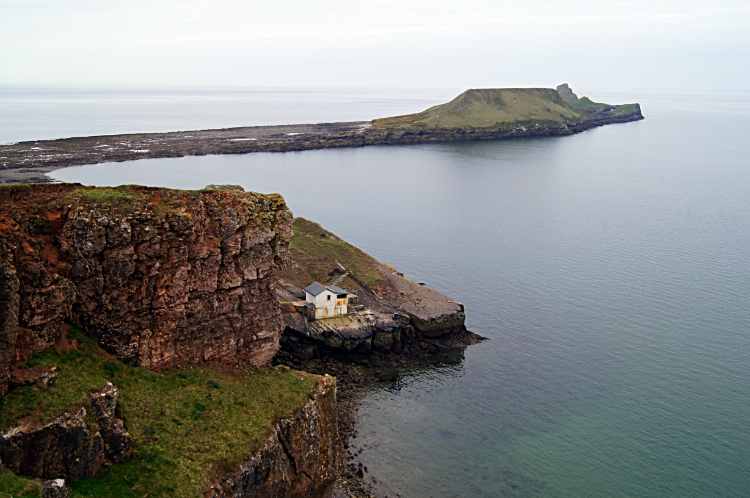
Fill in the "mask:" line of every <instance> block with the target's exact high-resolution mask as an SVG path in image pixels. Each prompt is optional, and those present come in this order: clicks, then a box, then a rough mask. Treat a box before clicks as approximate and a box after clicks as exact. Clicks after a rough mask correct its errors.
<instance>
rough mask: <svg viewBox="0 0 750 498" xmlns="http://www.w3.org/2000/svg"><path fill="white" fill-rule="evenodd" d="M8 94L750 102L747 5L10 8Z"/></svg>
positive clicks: (721, 0) (3, 43)
mask: <svg viewBox="0 0 750 498" xmlns="http://www.w3.org/2000/svg"><path fill="white" fill-rule="evenodd" d="M0 60H2V63H0V83H11V84H13V83H36V84H138V85H141V84H145V85H175V84H179V85H212V86H213V85H222V86H223V85H227V86H297V87H299V86H327V87H330V86H353V87H378V86H390V87H457V88H469V87H506V86H547V87H549V86H554V85H556V84H558V83H560V82H563V81H568V82H569V83H571V85H572V86H573V87H574V88H577V87H578V88H580V87H582V86H585V87H587V88H612V89H617V90H622V89H649V88H652V89H730V90H750V1H748V0H712V1H710V2H709V1H695V0H675V1H672V0H668V1H667V0H628V1H620V0H618V1H607V0H570V1H566V2H561V1H551V0H525V1H520V0H506V1H489V0H463V1H462V0H450V1H448V0H429V1H427V0H380V1H377V2H370V1H360V2H354V1H351V0H319V1H317V2H312V1H299V0H276V1H273V2H270V1H267V2H259V1H255V0H250V1H238V0H214V1H211V2H208V1H202V0H200V1H199V0H181V1H173V0H167V1H156V0H151V1H143V0H120V1H117V2H114V1H109V0H97V1H89V0H68V1H61V0H0Z"/></svg>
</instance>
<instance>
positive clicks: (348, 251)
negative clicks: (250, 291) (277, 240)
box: [276, 218, 396, 290]
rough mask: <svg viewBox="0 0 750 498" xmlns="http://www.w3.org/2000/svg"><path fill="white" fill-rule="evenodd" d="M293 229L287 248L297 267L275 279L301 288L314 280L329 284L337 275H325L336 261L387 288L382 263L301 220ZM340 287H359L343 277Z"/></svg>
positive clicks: (316, 225)
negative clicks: (380, 268)
mask: <svg viewBox="0 0 750 498" xmlns="http://www.w3.org/2000/svg"><path fill="white" fill-rule="evenodd" d="M292 226H293V229H294V237H293V238H292V241H291V243H290V244H289V248H290V249H291V251H292V257H293V259H294V262H295V263H296V266H295V268H292V269H289V270H284V271H281V272H277V273H276V275H277V276H279V277H281V278H283V279H285V280H287V281H289V282H291V283H292V284H294V285H295V286H297V287H299V288H302V289H304V288H305V287H307V286H308V285H310V284H311V283H313V282H315V281H318V282H320V283H322V284H328V283H330V282H331V281H332V280H334V279H336V278H337V275H333V276H329V274H328V272H329V271H330V270H331V269H333V268H334V267H336V261H339V262H340V263H341V264H342V265H344V266H345V267H346V268H347V270H349V271H351V272H352V273H354V274H355V275H356V276H357V277H358V278H359V279H360V280H362V281H363V282H365V283H366V284H368V285H371V286H372V285H375V286H377V285H381V284H385V285H387V283H388V281H387V280H386V278H385V277H384V276H383V275H382V274H381V273H380V270H379V265H380V264H382V263H380V264H379V263H378V261H377V260H376V259H375V258H373V257H372V256H370V255H369V254H367V253H366V252H364V251H362V250H361V249H358V248H356V247H354V246H353V245H351V244H349V243H348V242H346V241H344V240H341V239H340V238H338V237H337V236H336V235H334V234H332V233H331V232H329V231H328V230H326V229H324V228H323V227H321V226H320V225H319V224H317V223H314V222H312V221H308V220H306V219H304V218H295V219H294V223H293V225H292ZM393 271H396V270H395V269H394V270H393ZM339 286H341V287H342V288H344V289H347V290H357V289H360V288H361V287H360V285H359V284H358V283H357V282H356V281H355V280H353V279H351V278H350V277H346V278H344V280H342V281H341V283H339Z"/></svg>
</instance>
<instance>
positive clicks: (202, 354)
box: [0, 185, 292, 395]
mask: <svg viewBox="0 0 750 498" xmlns="http://www.w3.org/2000/svg"><path fill="white" fill-rule="evenodd" d="M291 221H292V215H291V212H290V211H289V210H288V208H287V207H286V204H285V203H284V200H283V199H282V198H281V196H279V195H260V194H255V193H244V192H230V191H225V190H204V191H191V192H188V191H175V190H168V189H157V188H147V187H137V186H126V187H117V188H89V187H81V186H76V185H38V186H35V187H30V186H18V187H4V188H0V395H3V394H5V393H6V392H7V390H8V381H9V375H10V370H11V366H12V365H17V364H21V363H24V362H25V361H26V360H28V359H29V358H30V357H31V355H32V354H33V353H36V352H40V351H44V350H46V349H48V348H50V347H52V346H53V345H55V344H56V343H57V342H58V341H60V339H61V337H62V335H63V332H64V330H65V329H66V328H67V325H66V323H72V324H75V325H77V326H78V327H80V328H82V329H83V330H84V331H85V332H86V333H87V334H89V335H91V336H94V337H96V339H97V340H98V341H99V344H100V345H101V346H102V347H103V348H104V349H105V350H106V351H108V352H109V353H112V354H115V355H117V356H118V357H120V358H123V359H124V360H125V361H126V362H128V363H130V364H132V365H138V366H142V367H146V368H151V369H158V370H164V369H172V368H177V367H179V366H184V365H190V364H198V363H214V364H223V365H233V364H239V365H244V366H247V365H249V366H265V365H268V364H269V363H270V361H271V359H272V357H273V356H274V355H275V354H276V351H277V350H278V348H279V334H280V332H281V330H282V328H283V325H282V320H281V314H280V312H279V307H278V301H277V299H276V297H275V295H274V293H273V290H272V289H271V275H272V272H274V271H276V270H280V269H284V268H287V267H288V266H290V254H289V251H288V243H289V240H290V239H291V237H292V229H291Z"/></svg>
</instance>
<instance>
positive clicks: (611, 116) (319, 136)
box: [0, 84, 643, 183]
mask: <svg viewBox="0 0 750 498" xmlns="http://www.w3.org/2000/svg"><path fill="white" fill-rule="evenodd" d="M640 119H643V115H642V114H641V107H640V105H639V104H637V103H634V104H624V105H611V104H603V103H597V102H594V101H592V100H591V99H589V98H588V97H582V98H580V99H579V98H578V97H577V96H576V94H575V93H573V91H572V90H571V88H570V87H569V86H568V85H567V84H563V85H560V86H558V87H557V89H552V88H491V89H473V90H466V91H465V92H463V93H462V94H461V95H459V96H458V97H456V98H455V99H453V100H451V101H450V102H448V103H445V104H440V105H436V106H434V107H431V108H429V109H426V110H424V111H422V112H419V113H415V114H407V115H403V116H393V117H386V118H379V119H374V120H372V121H355V122H348V123H318V124H298V125H281V126H248V127H240V128H226V129H219V130H200V131H178V132H169V133H141V134H126V135H102V136H93V137H79V138H64V139H59V140H45V141H31V142H20V143H17V144H11V145H0V183H47V182H49V181H50V179H49V178H48V177H47V176H46V173H49V172H50V171H54V170H56V169H60V168H66V167H69V166H80V165H84V164H97V163H103V162H121V161H131V160H135V159H147V158H163V157H183V156H201V155H209V154H246V153H250V152H285V151H300V150H311V149H325V148H332V147H361V146H365V145H383V144H411V143H425V142H455V141H465V140H499V139H505V138H513V137H529V136H560V135H572V134H574V133H579V132H581V131H584V130H587V129H590V128H594V127H596V126H602V125H605V124H610V123H625V122H628V121H637V120H640Z"/></svg>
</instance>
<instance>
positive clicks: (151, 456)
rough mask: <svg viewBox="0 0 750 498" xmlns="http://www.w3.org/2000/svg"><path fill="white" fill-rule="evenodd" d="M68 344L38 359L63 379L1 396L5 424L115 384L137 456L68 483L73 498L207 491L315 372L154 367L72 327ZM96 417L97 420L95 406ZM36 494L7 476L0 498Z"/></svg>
mask: <svg viewBox="0 0 750 498" xmlns="http://www.w3.org/2000/svg"><path fill="white" fill-rule="evenodd" d="M67 338H68V345H69V347H68V348H65V349H68V351H65V350H61V351H58V350H54V349H52V350H48V351H45V352H44V353H40V354H36V355H34V357H33V358H32V359H31V360H29V365H30V366H34V365H41V366H45V367H46V366H51V365H57V366H58V367H59V368H60V374H59V378H58V380H57V382H56V383H55V385H54V386H52V387H50V388H49V389H47V390H41V389H40V388H39V387H38V386H24V387H19V388H17V389H14V390H13V391H11V392H10V393H9V394H8V395H7V396H5V397H4V398H0V429H1V430H3V431H7V430H8V429H10V428H12V427H17V426H20V425H25V424H36V423H44V422H47V421H49V420H50V419H52V418H55V417H56V416H58V415H60V414H61V413H62V412H64V411H77V410H78V409H79V408H80V407H81V406H84V407H87V408H89V407H90V404H91V403H90V400H89V394H90V393H91V392H94V391H99V390H101V389H102V388H103V387H104V386H105V384H106V382H107V381H110V382H112V383H113V384H114V385H115V386H116V387H117V388H118V389H119V390H120V399H119V401H118V406H117V413H118V416H120V417H121V418H122V420H123V422H124V424H125V429H126V430H127V431H128V432H129V433H130V435H131V436H132V437H133V442H134V446H133V457H132V458H131V460H129V461H127V462H125V463H121V464H117V465H113V466H112V467H110V468H108V469H104V470H102V471H101V472H100V473H99V475H97V476H95V477H93V478H90V479H84V480H82V481H77V482H68V483H67V486H68V489H69V491H70V495H71V498H76V497H98V498H99V497H105V498H106V497H118V498H142V497H143V496H144V495H148V496H149V497H161V496H173V497H184V498H195V497H198V496H202V494H203V492H204V491H206V490H207V489H208V488H209V486H210V483H211V482H212V480H214V479H215V478H217V477H219V476H222V475H225V474H227V473H229V472H230V471H231V470H233V469H236V468H237V466H238V465H239V463H240V462H241V461H243V460H244V459H245V457H247V456H249V455H251V454H252V453H253V452H254V451H255V449H256V448H258V447H259V445H260V444H261V442H262V441H264V440H265V438H266V437H267V436H268V434H269V433H270V431H271V429H272V428H273V426H274V425H275V423H276V422H277V420H278V419H279V418H281V417H286V416H289V415H292V414H293V413H294V412H295V411H296V410H297V409H298V408H299V407H300V406H302V404H303V403H304V402H305V401H306V400H307V399H309V396H310V393H311V392H312V390H313V388H314V385H315V379H314V378H313V377H312V376H307V375H305V374H300V373H298V372H292V371H289V370H288V369H286V368H274V369H268V370H253V371H251V372H232V373H227V372H220V371H217V370H213V369H211V368H207V367H196V368H189V369H185V370H182V371H173V372H163V373H158V372H152V371H150V370H146V369H143V368H136V367H132V366H129V365H126V364H124V363H122V362H120V361H119V360H117V359H115V358H109V357H108V355H107V354H106V353H104V352H103V351H102V350H100V349H99V348H98V347H97V344H96V342H95V341H94V340H93V339H91V338H89V337H87V336H85V335H84V334H83V333H82V332H80V331H78V330H75V329H71V330H70V331H69V332H68V336H67ZM87 416H88V417H89V418H90V420H87V424H89V425H90V426H91V428H92V429H94V430H96V429H97V427H96V422H95V421H94V420H93V417H91V410H90V409H87ZM6 489H8V490H12V491H11V492H10V494H12V495H13V496H34V495H35V494H38V492H39V489H38V486H35V485H34V484H33V483H32V482H31V481H29V480H27V479H23V478H18V477H15V476H13V475H12V473H10V472H9V471H7V469H6V470H5V471H4V472H3V473H2V474H0V498H4V495H3V492H4V491H5V490H6Z"/></svg>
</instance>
